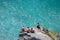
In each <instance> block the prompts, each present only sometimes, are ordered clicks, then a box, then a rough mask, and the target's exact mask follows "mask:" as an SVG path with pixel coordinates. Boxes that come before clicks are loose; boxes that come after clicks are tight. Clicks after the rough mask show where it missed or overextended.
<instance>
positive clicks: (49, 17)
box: [0, 0, 60, 40]
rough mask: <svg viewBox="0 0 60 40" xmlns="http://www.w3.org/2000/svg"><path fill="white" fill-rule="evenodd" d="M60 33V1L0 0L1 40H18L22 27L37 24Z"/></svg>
mask: <svg viewBox="0 0 60 40" xmlns="http://www.w3.org/2000/svg"><path fill="white" fill-rule="evenodd" d="M38 22H39V23H40V25H41V26H43V27H46V28H47V29H49V30H52V31H55V32H60V1H58V0H45V1H44V0H13V1H12V0H0V40H17V39H18V35H19V32H20V30H21V27H22V26H23V25H24V26H25V27H36V25H37V23H38Z"/></svg>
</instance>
